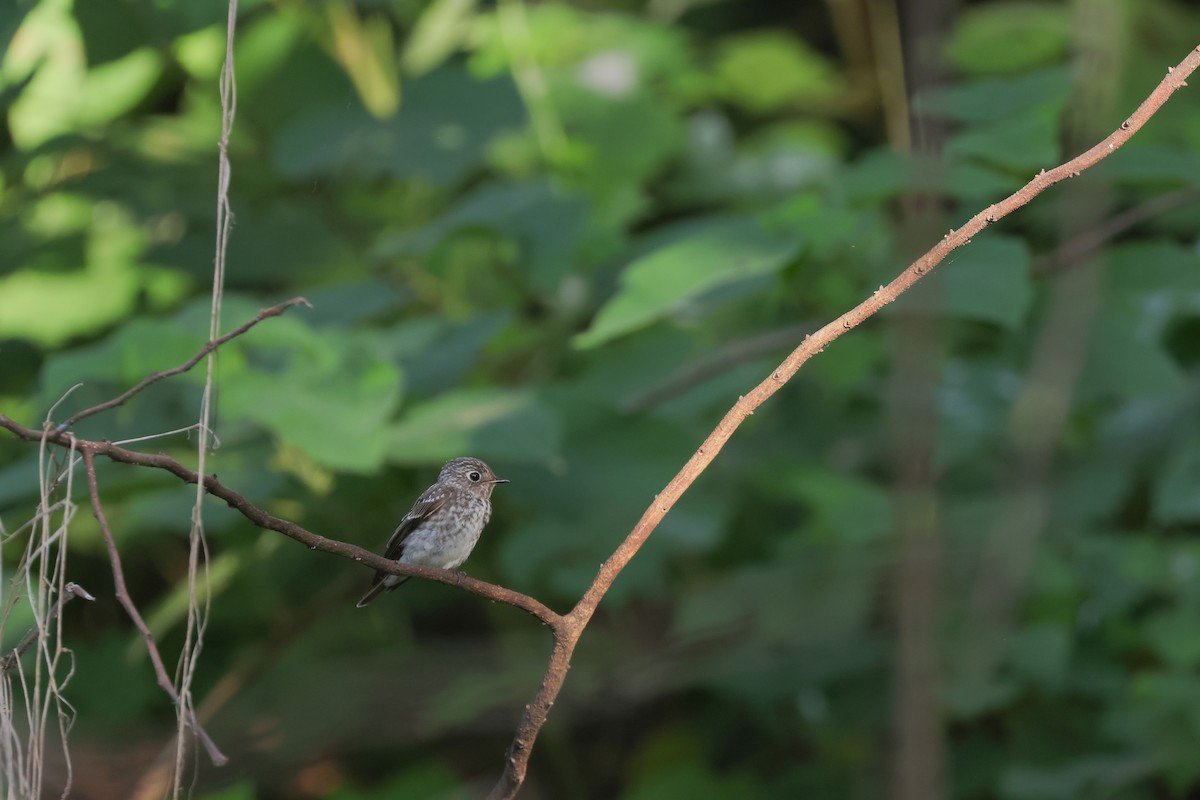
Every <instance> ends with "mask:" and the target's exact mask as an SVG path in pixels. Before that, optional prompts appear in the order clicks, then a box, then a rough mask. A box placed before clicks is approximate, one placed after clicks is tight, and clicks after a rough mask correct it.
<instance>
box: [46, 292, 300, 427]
mask: <svg viewBox="0 0 1200 800" xmlns="http://www.w3.org/2000/svg"><path fill="white" fill-rule="evenodd" d="M297 305H305V306H308V307H309V308H312V304H311V303H309V302H308V301H307V300H305V299H304V298H303V297H293V298H292V299H291V300H287V301H285V302H282V303H280V304H279V305H277V306H271V307H270V308H264V309H263V310H262V311H260V312H258V316H256V317H255V318H254V319H252V320H250V321H249V322H247V323H245V324H243V325H240V326H238V327H237V328H234V329H233V330H231V331H230V332H229V333H227V334H225V335H224V336H222V337H220V338H218V339H213V340H211V341H208V342H205V344H204V346H203V347H201V348H200V352H198V353H196V355H194V356H192V357H191V358H189V359H188V360H187V361H185V362H183V363H182V364H180V365H179V366H178V367H174V368H172V369H168V370H163V371H162V372H153V373H151V374H149V375H147V376H146V377H145V378H143V379H142V380H141V381H140V382H139V383H138V385H137V386H134V387H133V388H132V389H129V390H128V391H126V392H124V393H122V394H120V395H117V396H116V397H114V398H113V399H112V400H107V401H105V402H103V403H101V404H99V405H96V406H92V407H91V408H85V409H83V410H82V411H77V412H75V413H74V414H72V415H71V416H70V417H68V418H67V419H66V421H65V422H61V423H59V424H58V425H57V426H56V427H55V431H57V432H60V433H61V432H62V431H66V430H69V429H70V428H71V426H73V425H74V424H75V423H77V422H79V420H81V419H86V418H87V417H90V416H92V415H93V414H99V413H100V412H101V411H108V410H109V409H110V408H116V407H117V406H119V405H121V404H122V403H124V402H125V401H127V400H128V399H129V398H131V397H133V396H134V395H135V394H138V393H139V392H141V391H142V390H143V389H145V388H146V387H147V386H150V385H151V384H154V383H158V382H159V381H161V380H163V379H164V378H170V377H172V376H174V375H179V374H181V373H184V372H187V371H188V370H190V369H191V368H192V367H194V366H196V365H197V364H198V363H200V359H202V358H204V357H205V356H206V355H208V354H209V353H211V352H213V351H214V350H216V349H217V348H218V347H220V346H221V345H223V344H225V343H226V342H228V341H229V340H230V339H236V338H237V337H239V336H241V335H242V334H243V333H245V332H246V331H248V330H250V329H251V328H253V327H254V326H255V325H257V324H258V323H260V322H262V321H263V320H264V319H269V318H271V317H278V316H279V315H280V314H282V313H283V312H285V311H287V310H288V309H289V308H291V307H292V306H297Z"/></svg>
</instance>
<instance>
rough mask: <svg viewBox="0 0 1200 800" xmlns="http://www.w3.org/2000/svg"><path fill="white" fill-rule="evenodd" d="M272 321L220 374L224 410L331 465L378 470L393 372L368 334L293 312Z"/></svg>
mask: <svg viewBox="0 0 1200 800" xmlns="http://www.w3.org/2000/svg"><path fill="white" fill-rule="evenodd" d="M272 323H274V324H271V325H269V326H263V327H264V328H267V329H268V330H269V333H267V332H266V331H263V329H260V331H261V332H259V336H258V337H256V338H255V339H254V340H253V341H250V342H247V343H246V344H245V345H244V348H245V353H246V361H245V363H244V366H243V368H242V369H241V370H237V371H235V370H234V369H233V368H231V369H229V371H228V372H225V374H224V375H223V379H222V382H221V397H220V401H221V412H222V414H224V415H226V416H228V417H229V418H231V419H249V420H254V421H255V422H258V423H259V424H261V425H263V426H264V427H266V428H267V429H269V430H271V431H273V432H274V433H275V434H276V435H277V436H279V437H280V438H281V439H283V440H284V441H286V442H288V443H290V444H293V445H295V446H296V447H298V448H300V449H301V450H302V451H304V452H305V453H306V454H307V455H308V456H309V457H311V458H312V459H314V460H315V461H317V462H319V463H321V464H322V465H324V466H326V467H329V468H331V469H336V470H349V471H356V472H366V471H370V470H374V469H377V468H378V467H379V466H380V465H381V464H382V463H383V460H384V456H385V454H386V451H387V437H386V436H385V435H383V431H384V429H385V427H386V423H387V421H388V420H389V419H390V418H391V415H392V412H393V411H394V410H395V409H396V407H397V405H398V404H399V402H400V390H401V380H400V372H399V370H398V369H397V368H396V367H395V366H394V365H393V364H391V363H388V362H387V361H384V360H383V359H382V358H381V357H380V355H379V353H378V348H377V345H376V344H375V342H374V341H373V339H372V337H371V336H369V335H367V334H356V333H351V332H344V331H335V330H332V329H329V328H325V329H322V330H321V331H319V332H318V331H315V330H314V329H312V328H310V327H309V326H307V325H306V324H304V323H302V322H301V321H299V320H298V319H296V318H294V317H285V318H281V319H279V320H272ZM230 360H231V359H230ZM228 361H229V360H227V361H226V362H225V363H228Z"/></svg>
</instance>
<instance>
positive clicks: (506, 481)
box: [488, 478, 508, 483]
mask: <svg viewBox="0 0 1200 800" xmlns="http://www.w3.org/2000/svg"><path fill="white" fill-rule="evenodd" d="M488 483H508V478H492V479H491V480H490V481H488Z"/></svg>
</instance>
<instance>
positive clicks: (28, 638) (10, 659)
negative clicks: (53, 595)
mask: <svg viewBox="0 0 1200 800" xmlns="http://www.w3.org/2000/svg"><path fill="white" fill-rule="evenodd" d="M76 597H80V598H83V599H84V600H95V599H96V598H94V597H92V596H91V595H90V594H88V591H87V589H84V588H83V587H82V586H80V585H79V584H77V583H68V584H67V585H66V586H65V587H63V592H62V595H60V596H59V598H58V602H57V603H55V604H54V605H53V606H52V607H51V608H50V611H49V613H47V614H46V619H45V620H44V621H43V624H44V625H46V626H47V627H49V626H50V623H52V622H54V620H56V619H58V615H59V614H61V613H62V609H63V606H65V605H66V604H67V603H69V602H71V601H72V600H74V599H75V598H76ZM39 631H40V628H39V627H38V626H37V625H34V626H33V627H32V628H30V629H29V630H28V631H27V632H26V633H25V635H24V636H23V637H21V641H19V642H17V646H16V647H14V648H13V649H12V650H9V651H8V652H7V653H6V654H5V655H4V656H3V657H0V672H8V670H9V669H11V668H12V666H13V665H14V664H16V663H17V659H19V658H20V657H21V654H22V653H24V652H25V651H26V650H28V649H29V646H30V645H31V644H33V643H34V642H36V641H37V639H38V635H39Z"/></svg>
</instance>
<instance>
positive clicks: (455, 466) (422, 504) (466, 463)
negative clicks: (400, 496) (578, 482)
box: [358, 458, 508, 608]
mask: <svg viewBox="0 0 1200 800" xmlns="http://www.w3.org/2000/svg"><path fill="white" fill-rule="evenodd" d="M498 483H508V481H507V480H505V479H503V478H497V477H496V474H495V473H494V472H492V468H491V467H489V466H488V465H487V464H485V463H483V462H482V461H480V460H479V459H477V458H456V459H454V460H452V461H450V462H448V463H447V464H446V466H444V467H442V472H441V474H440V475H438V479H437V483H435V484H434V485H433V486H430V487H429V488H428V489H426V490H425V491H424V492H422V493H421V496H420V497H418V498H417V502H416V503H415V504H414V505H413V507H412V511H409V512H408V514H407V515H406V516H405V517H404V519H402V520H400V525H399V526H398V527H397V528H396V532H395V533H393V534H392V538H391V539H388V543H387V548H386V549H385V550H384V551H383V556H384V558H390V559H393V560H395V561H399V562H400V563H401V564H419V565H421V566H423V567H438V568H440V569H454V568H455V567H457V566H458V565H459V564H461V563H463V562H464V561H466V560H467V556H469V555H471V551H472V550H474V549H475V543H476V542H478V541H479V534H481V533H483V526H484V525H487V521H488V518H490V517H491V515H492V503H491V499H492V490H493V489H495V488H496V484H498ZM406 580H408V577H407V576H401V575H388V574H387V573H386V572H376V573H375V578H374V580H372V581H371V588H370V589H369V590H367V593H366V594H365V595H363V599H362V600H359V601H358V607H359V608H362V607H363V606H365V605H366V604H367V603H369V602H371V601H372V600H374V599H375V598H376V597H378V596H379V594H380V593H381V592H383V591H384V590H385V589H386V590H388V591H391V590H392V589H395V588H396V587H397V586H399V585H400V584H402V583H404V582H405V581H406Z"/></svg>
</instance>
